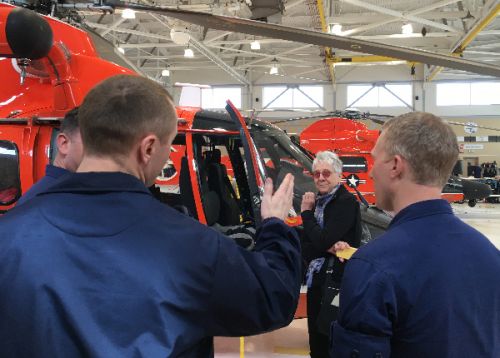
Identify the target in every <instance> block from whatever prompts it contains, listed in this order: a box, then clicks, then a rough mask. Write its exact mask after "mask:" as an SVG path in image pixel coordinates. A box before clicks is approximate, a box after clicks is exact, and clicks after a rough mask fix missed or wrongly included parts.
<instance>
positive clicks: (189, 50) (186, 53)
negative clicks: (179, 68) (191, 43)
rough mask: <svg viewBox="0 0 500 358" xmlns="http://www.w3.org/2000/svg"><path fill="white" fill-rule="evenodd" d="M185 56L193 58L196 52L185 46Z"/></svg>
mask: <svg viewBox="0 0 500 358" xmlns="http://www.w3.org/2000/svg"><path fill="white" fill-rule="evenodd" d="M184 57H188V58H193V57H194V52H193V50H191V49H190V48H185V49H184Z"/></svg>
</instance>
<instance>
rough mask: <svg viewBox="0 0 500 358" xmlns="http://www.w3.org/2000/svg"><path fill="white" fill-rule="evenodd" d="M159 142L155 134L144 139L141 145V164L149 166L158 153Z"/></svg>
mask: <svg viewBox="0 0 500 358" xmlns="http://www.w3.org/2000/svg"><path fill="white" fill-rule="evenodd" d="M158 142H159V139H158V137H157V136H156V135H154V134H148V135H147V136H145V137H144V138H142V140H141V142H140V144H139V157H140V161H141V162H143V163H144V164H148V163H149V162H150V161H151V158H152V157H153V155H154V154H155V152H156V146H157V144H158Z"/></svg>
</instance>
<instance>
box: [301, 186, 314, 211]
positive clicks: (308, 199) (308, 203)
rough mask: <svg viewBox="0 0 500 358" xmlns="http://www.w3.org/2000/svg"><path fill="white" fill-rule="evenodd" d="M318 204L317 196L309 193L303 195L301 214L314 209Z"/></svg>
mask: <svg viewBox="0 0 500 358" xmlns="http://www.w3.org/2000/svg"><path fill="white" fill-rule="evenodd" d="M315 204H316V195H314V193H311V192H310V191H308V192H307V193H305V194H304V195H302V203H301V204H300V212H303V211H306V210H312V209H314V205H315Z"/></svg>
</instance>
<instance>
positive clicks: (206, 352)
mask: <svg viewBox="0 0 500 358" xmlns="http://www.w3.org/2000/svg"><path fill="white" fill-rule="evenodd" d="M78 117H79V121H80V129H81V134H82V139H83V145H84V157H83V160H82V162H81V164H80V166H79V167H78V170H77V172H76V173H70V174H68V175H66V176H64V178H61V179H60V180H58V181H57V183H55V184H54V185H52V186H51V187H50V188H48V189H46V190H45V191H43V192H41V193H39V194H38V195H37V196H36V197H35V198H33V199H31V201H30V205H22V206H21V207H19V208H17V209H16V210H12V211H10V212H8V213H7V214H6V215H4V216H2V217H0V317H1V319H0V356H1V357H42V358H43V357H47V358H48V357H51V358H52V357H139V356H140V357H197V358H198V357H213V354H214V352H213V338H212V337H213V336H247V335H253V334H257V333H262V332H265V331H269V330H273V329H276V328H280V327H283V326H285V325H287V324H289V323H290V322H291V320H292V319H293V316H294V313H295V309H296V307H297V303H298V297H299V292H300V243H299V240H298V237H297V234H296V233H295V231H294V230H293V229H292V228H291V227H289V226H287V225H286V224H285V223H284V221H283V219H284V218H285V217H286V216H287V214H288V212H289V210H290V208H291V206H292V198H293V180H294V179H293V176H292V175H287V176H286V177H285V178H284V179H283V182H282V184H281V185H280V187H279V188H278V189H277V191H276V192H275V193H274V195H273V194H272V190H273V184H272V181H271V180H269V179H268V180H267V181H266V183H265V188H264V194H263V198H262V204H261V217H262V225H261V227H260V228H259V232H258V234H257V236H258V240H257V244H256V246H255V248H254V250H253V251H247V250H245V249H243V248H241V247H239V246H238V245H236V244H235V243H234V242H233V240H230V239H229V238H228V237H226V236H223V235H222V234H220V233H218V232H217V231H215V230H213V229H211V228H209V227H206V226H204V225H202V224H201V223H199V222H197V221H195V220H194V219H192V218H190V217H188V216H186V215H184V214H181V213H179V212H178V211H176V210H175V209H173V208H171V207H169V206H167V205H164V204H162V203H161V202H160V201H158V200H156V199H155V198H154V197H153V196H152V195H151V193H150V192H149V190H148V189H147V187H148V186H150V185H152V184H153V183H154V181H155V179H156V177H157V175H158V174H159V173H160V172H161V170H162V168H163V166H164V164H165V163H166V161H167V160H168V157H169V155H170V150H171V144H172V141H173V139H174V137H175V136H176V134H177V114H176V110H175V106H174V103H173V101H172V98H171V97H170V95H169V94H168V92H167V91H166V90H165V89H164V88H163V87H162V86H161V85H159V84H157V83H155V82H153V81H152V80H149V79H147V78H144V77H139V76H127V75H120V76H115V77H111V78H109V79H107V80H105V81H103V82H101V83H100V84H98V85H97V86H96V87H94V88H93V89H92V90H91V91H90V92H89V93H88V94H87V96H86V97H85V99H84V101H83V103H82V105H81V106H80V109H79V112H78Z"/></svg>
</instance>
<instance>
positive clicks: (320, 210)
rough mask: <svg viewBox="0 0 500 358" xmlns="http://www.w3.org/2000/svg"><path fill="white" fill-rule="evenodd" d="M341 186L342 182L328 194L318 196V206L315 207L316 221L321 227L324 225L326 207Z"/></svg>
mask: <svg viewBox="0 0 500 358" xmlns="http://www.w3.org/2000/svg"><path fill="white" fill-rule="evenodd" d="M339 187H340V184H337V185H336V186H335V187H334V188H333V189H332V191H331V192H329V193H327V194H323V195H321V194H318V196H317V197H316V208H315V209H314V217H315V218H316V221H317V222H318V224H319V226H321V228H323V227H324V219H323V215H324V211H325V207H326V205H327V204H328V203H329V202H330V201H331V200H332V199H333V197H334V196H335V193H336V192H337V190H338V189H339Z"/></svg>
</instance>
